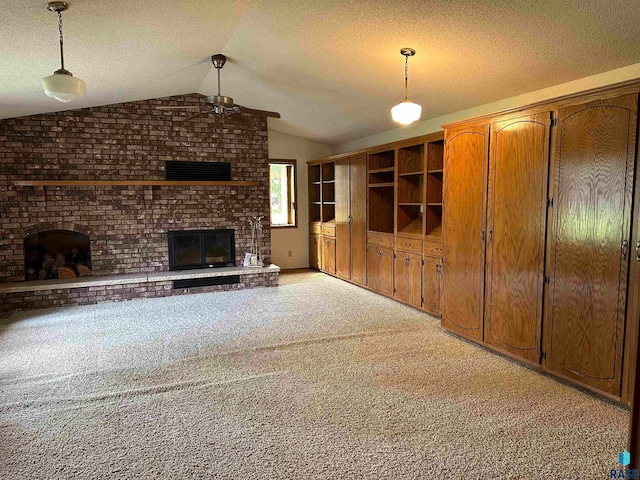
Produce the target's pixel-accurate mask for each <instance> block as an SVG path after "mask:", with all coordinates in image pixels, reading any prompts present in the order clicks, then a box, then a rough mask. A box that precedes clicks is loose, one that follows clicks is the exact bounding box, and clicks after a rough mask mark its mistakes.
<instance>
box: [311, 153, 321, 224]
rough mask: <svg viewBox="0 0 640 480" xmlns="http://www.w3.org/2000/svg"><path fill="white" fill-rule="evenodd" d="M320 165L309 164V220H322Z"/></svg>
mask: <svg viewBox="0 0 640 480" xmlns="http://www.w3.org/2000/svg"><path fill="white" fill-rule="evenodd" d="M320 167H321V165H311V166H309V170H308V171H309V221H310V222H320V221H322V188H321V183H322V174H321V170H320Z"/></svg>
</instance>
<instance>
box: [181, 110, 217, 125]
mask: <svg viewBox="0 0 640 480" xmlns="http://www.w3.org/2000/svg"><path fill="white" fill-rule="evenodd" d="M210 113H211V111H210V110H208V111H206V112H200V113H198V114H197V115H192V116H191V117H187V118H185V119H184V121H185V122H188V121H190V120H195V119H196V118H200V117H204V116H205V115H209V114H210Z"/></svg>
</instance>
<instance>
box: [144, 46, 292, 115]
mask: <svg viewBox="0 0 640 480" xmlns="http://www.w3.org/2000/svg"><path fill="white" fill-rule="evenodd" d="M211 63H213V66H214V67H215V69H216V70H217V71H218V94H217V95H209V96H206V97H205V98H204V103H205V104H206V105H207V107H209V108H208V110H206V111H204V112H200V113H198V114H196V115H193V116H191V117H188V118H187V119H186V120H194V119H196V118H200V117H204V116H205V115H209V114H211V113H212V114H214V115H219V116H231V115H233V116H234V117H233V118H235V119H238V120H240V121H241V122H243V123H247V122H246V119H245V118H243V116H242V114H243V113H247V114H250V115H255V116H259V117H272V118H280V114H279V113H278V112H269V111H267V110H256V109H253V108H247V107H243V106H242V105H238V104H237V103H234V101H233V98H231V97H225V96H224V95H221V94H220V70H222V67H224V64H225V63H227V57H226V56H225V55H222V54H221V53H217V54H216V55H212V56H211ZM157 108H158V109H159V110H194V109H197V110H200V109H201V108H202V107H199V106H184V107H173V106H171V107H169V106H166V107H157Z"/></svg>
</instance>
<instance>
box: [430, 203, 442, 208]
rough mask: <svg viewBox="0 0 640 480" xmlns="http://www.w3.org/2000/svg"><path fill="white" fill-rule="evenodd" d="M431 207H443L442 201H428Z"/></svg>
mask: <svg viewBox="0 0 640 480" xmlns="http://www.w3.org/2000/svg"><path fill="white" fill-rule="evenodd" d="M427 206H429V207H442V203H427Z"/></svg>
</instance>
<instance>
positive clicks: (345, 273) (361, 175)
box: [335, 153, 367, 285]
mask: <svg viewBox="0 0 640 480" xmlns="http://www.w3.org/2000/svg"><path fill="white" fill-rule="evenodd" d="M366 161H367V157H366V154H364V153H363V154H359V155H353V156H349V157H343V158H339V159H337V160H336V161H335V179H336V181H335V187H336V197H335V198H336V221H335V223H336V275H337V276H338V277H340V278H343V279H345V280H350V281H352V282H354V283H357V284H359V285H366V282H367V272H366V265H367V262H366V260H367V259H366V246H367V211H366V191H367V164H366Z"/></svg>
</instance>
